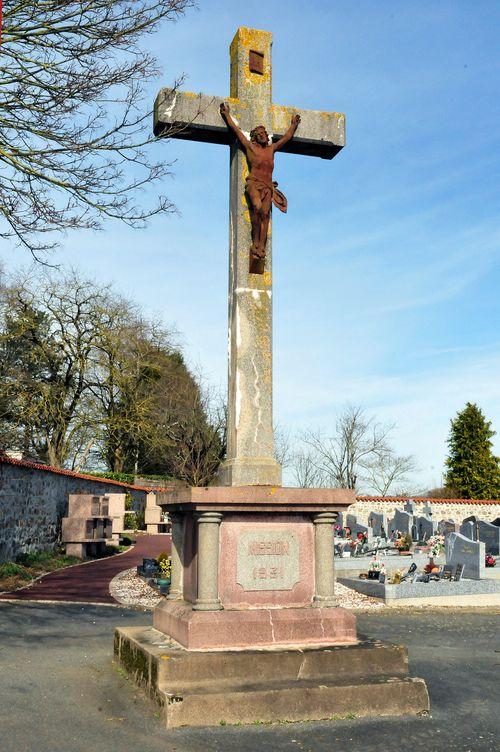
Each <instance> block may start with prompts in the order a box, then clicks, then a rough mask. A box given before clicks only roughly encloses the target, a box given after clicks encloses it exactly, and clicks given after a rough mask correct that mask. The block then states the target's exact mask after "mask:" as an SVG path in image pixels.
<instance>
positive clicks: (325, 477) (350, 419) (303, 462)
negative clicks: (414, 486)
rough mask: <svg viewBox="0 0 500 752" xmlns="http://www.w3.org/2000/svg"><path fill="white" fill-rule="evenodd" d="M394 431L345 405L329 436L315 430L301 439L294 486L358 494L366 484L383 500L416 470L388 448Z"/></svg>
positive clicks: (405, 458)
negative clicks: (348, 491) (356, 492)
mask: <svg viewBox="0 0 500 752" xmlns="http://www.w3.org/2000/svg"><path fill="white" fill-rule="evenodd" d="M393 428H394V426H392V425H384V424H382V423H379V422H378V421H377V420H376V419H375V418H373V417H369V416H367V415H366V412H365V411H364V410H363V408H361V407H359V406H353V405H348V406H347V407H346V408H345V409H344V410H343V411H342V413H341V414H340V415H339V417H338V419H337V421H336V424H335V429H334V431H333V432H332V433H330V434H329V433H326V432H324V431H321V430H319V429H317V430H309V431H306V432H305V433H304V434H303V435H302V437H301V438H302V442H303V444H304V445H305V448H302V449H300V450H299V451H298V452H296V453H295V456H294V463H293V471H294V475H295V481H296V483H297V485H299V486H310V487H315V486H333V487H339V488H350V489H358V490H359V488H360V485H361V484H363V483H367V484H368V486H369V488H370V491H371V492H373V490H375V491H376V492H377V493H379V494H381V495H382V496H385V495H386V494H387V493H388V492H389V490H390V489H394V486H395V485H396V484H401V483H406V482H407V481H408V475H409V474H410V473H411V472H412V471H414V470H415V463H414V459H413V457H411V456H404V457H401V456H398V455H397V454H396V453H395V452H394V450H393V448H392V447H391V444H390V435H391V432H392V430H393Z"/></svg>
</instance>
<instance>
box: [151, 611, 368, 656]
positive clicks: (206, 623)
mask: <svg viewBox="0 0 500 752" xmlns="http://www.w3.org/2000/svg"><path fill="white" fill-rule="evenodd" d="M153 625H154V627H155V628H156V629H158V630H159V631H160V632H162V633H163V634H166V635H170V636H171V637H172V638H173V639H174V640H176V641H177V642H178V643H180V644H181V645H182V646H183V647H184V648H187V649H188V650H228V649H234V648H241V649H246V650H249V649H251V648H253V647H256V648H261V647H273V646H274V647H277V646H278V647H282V646H286V645H294V646H309V645H345V644H355V643H356V642H357V637H356V619H355V617H354V615H353V614H351V613H349V612H348V611H346V610H345V609H343V608H280V609H276V608H274V609H273V608H259V609H246V610H241V611H238V610H229V609H227V610H226V609H225V610H221V611H196V610H193V607H192V605H191V604H189V603H186V602H185V601H169V600H164V601H162V602H161V603H160V604H159V605H158V606H157V607H156V608H155V610H154V612H153Z"/></svg>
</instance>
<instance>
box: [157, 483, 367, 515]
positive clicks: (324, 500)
mask: <svg viewBox="0 0 500 752" xmlns="http://www.w3.org/2000/svg"><path fill="white" fill-rule="evenodd" d="M355 501H356V492H355V491H351V490H348V489H344V488H284V487H282V486H207V487H186V488H176V489H173V490H172V491H162V492H160V493H159V494H158V496H157V504H159V505H160V506H161V507H163V508H164V509H166V510H167V511H171V512H176V511H181V512H209V511H213V512H248V513H255V512H273V513H282V514H293V513H297V514H318V513H321V512H340V511H342V510H345V509H346V507H348V506H350V505H351V504H354V503H355Z"/></svg>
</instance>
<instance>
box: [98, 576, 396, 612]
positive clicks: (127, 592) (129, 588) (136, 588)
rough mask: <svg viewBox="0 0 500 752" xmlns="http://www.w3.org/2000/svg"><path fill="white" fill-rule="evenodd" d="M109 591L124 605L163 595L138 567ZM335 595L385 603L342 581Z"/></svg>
mask: <svg viewBox="0 0 500 752" xmlns="http://www.w3.org/2000/svg"><path fill="white" fill-rule="evenodd" d="M109 592H110V593H111V595H112V596H113V598H115V600H117V601H118V603H122V604H123V605H124V606H140V607H142V608H154V607H155V606H156V605H157V604H158V603H159V602H160V601H161V599H162V597H163V596H161V595H158V593H157V592H156V590H155V589H154V588H152V587H150V586H149V585H148V583H147V582H146V581H145V580H144V579H143V578H142V577H139V575H138V574H137V570H136V569H127V570H126V571H125V572H120V574H118V575H117V576H116V577H115V578H114V579H113V580H112V581H111V582H110V585H109ZM335 595H336V597H337V600H338V603H339V606H342V608H352V609H356V610H358V609H363V610H364V609H368V610H372V609H380V608H384V604H383V603H382V601H380V600H379V599H378V598H370V597H369V596H367V595H362V594H361V593H357V592H356V591H355V590H351V588H348V587H345V585H341V584H340V582H338V583H336V585H335Z"/></svg>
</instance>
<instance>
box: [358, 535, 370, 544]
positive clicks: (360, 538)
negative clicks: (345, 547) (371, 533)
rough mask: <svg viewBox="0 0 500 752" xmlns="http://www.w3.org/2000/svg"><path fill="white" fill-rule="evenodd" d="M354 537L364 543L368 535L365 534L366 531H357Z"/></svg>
mask: <svg viewBox="0 0 500 752" xmlns="http://www.w3.org/2000/svg"><path fill="white" fill-rule="evenodd" d="M356 538H357V539H358V540H359V541H361V543H366V541H367V539H368V536H367V535H366V533H358V534H357V536H356Z"/></svg>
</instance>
